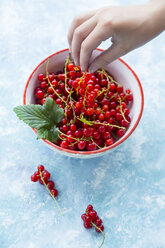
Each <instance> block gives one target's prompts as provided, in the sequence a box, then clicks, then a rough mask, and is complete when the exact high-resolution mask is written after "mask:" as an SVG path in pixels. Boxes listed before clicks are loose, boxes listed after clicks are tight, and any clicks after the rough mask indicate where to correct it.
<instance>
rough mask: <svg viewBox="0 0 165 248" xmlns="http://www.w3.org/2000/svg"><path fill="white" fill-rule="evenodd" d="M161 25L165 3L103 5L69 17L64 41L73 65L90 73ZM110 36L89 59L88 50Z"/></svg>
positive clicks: (164, 23)
mask: <svg viewBox="0 0 165 248" xmlns="http://www.w3.org/2000/svg"><path fill="white" fill-rule="evenodd" d="M164 28H165V3H164V1H163V0H152V1H150V2H149V3H147V4H144V5H137V6H107V7H104V8H101V9H97V10H93V11H91V12H88V13H85V14H81V15H79V16H77V17H75V19H74V20H73V22H72V24H71V27H70V30H69V33H68V41H69V45H70V49H71V53H72V56H73V59H74V62H75V64H76V65H81V68H82V71H85V70H87V68H88V69H89V71H90V72H94V71H95V70H97V69H98V68H101V67H104V66H105V65H107V64H109V63H111V62H112V61H114V60H115V59H117V58H119V57H120V56H123V55H125V54H126V53H128V52H130V51H131V50H133V49H135V48H137V47H139V46H141V45H143V44H145V43H146V42H148V41H149V40H151V39H153V38H154V37H155V36H156V35H158V34H159V33H160V32H162V31H163V30H164ZM108 38H111V42H112V45H111V46H110V47H109V48H108V49H107V50H105V51H104V52H102V53H101V54H100V55H98V56H97V57H96V58H95V59H94V60H93V61H92V60H91V54H92V51H93V50H94V49H95V48H96V47H98V46H99V45H100V44H101V42H102V41H104V40H106V39H108Z"/></svg>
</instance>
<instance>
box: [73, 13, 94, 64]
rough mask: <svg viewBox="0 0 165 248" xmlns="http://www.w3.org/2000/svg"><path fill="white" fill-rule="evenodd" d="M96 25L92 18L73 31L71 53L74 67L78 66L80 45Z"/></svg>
mask: <svg viewBox="0 0 165 248" xmlns="http://www.w3.org/2000/svg"><path fill="white" fill-rule="evenodd" d="M96 24H97V23H96V19H95V18H94V17H92V18H90V19H88V20H87V21H85V22H84V23H83V24H81V25H80V26H79V27H77V28H76V29H75V31H74V34H73V38H72V44H71V51H72V56H73V59H74V62H75V64H76V65H79V64H80V61H79V57H80V49H81V44H82V42H83V40H84V39H85V38H86V37H87V36H88V35H89V34H90V33H91V32H92V30H93V29H94V28H95V26H96Z"/></svg>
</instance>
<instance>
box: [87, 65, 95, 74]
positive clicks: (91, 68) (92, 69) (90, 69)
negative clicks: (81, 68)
mask: <svg viewBox="0 0 165 248" xmlns="http://www.w3.org/2000/svg"><path fill="white" fill-rule="evenodd" d="M88 71H89V73H93V72H95V71H96V68H95V67H93V66H91V67H89V69H88Z"/></svg>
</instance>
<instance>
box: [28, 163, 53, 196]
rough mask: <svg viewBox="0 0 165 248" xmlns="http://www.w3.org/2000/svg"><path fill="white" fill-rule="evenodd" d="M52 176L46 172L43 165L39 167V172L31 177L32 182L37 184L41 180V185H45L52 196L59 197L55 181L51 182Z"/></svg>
mask: <svg viewBox="0 0 165 248" xmlns="http://www.w3.org/2000/svg"><path fill="white" fill-rule="evenodd" d="M50 176H51V174H50V173H49V172H48V171H47V170H45V168H44V166H43V165H39V166H38V170H37V171H35V172H34V174H33V175H32V176H31V181H32V182H37V181H38V180H39V182H40V184H44V185H45V186H46V188H47V190H48V191H49V193H50V195H51V196H53V197H56V196H57V195H58V190H57V189H55V188H54V187H55V184H54V182H53V181H51V180H49V178H50Z"/></svg>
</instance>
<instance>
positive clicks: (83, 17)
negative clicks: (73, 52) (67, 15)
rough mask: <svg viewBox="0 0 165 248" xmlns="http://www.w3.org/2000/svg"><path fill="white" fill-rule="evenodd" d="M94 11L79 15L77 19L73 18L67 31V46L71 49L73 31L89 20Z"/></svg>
mask: <svg viewBox="0 0 165 248" xmlns="http://www.w3.org/2000/svg"><path fill="white" fill-rule="evenodd" d="M95 12H96V10H92V11H90V12H88V13H85V14H79V15H78V16H77V17H75V18H74V19H73V21H72V23H71V25H70V28H69V31H68V42H69V46H70V48H71V44H72V38H73V34H74V31H75V29H76V28H77V27H78V26H80V25H81V24H82V23H83V22H85V21H86V20H88V19H89V18H91V17H92V16H93V15H94V14H95Z"/></svg>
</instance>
